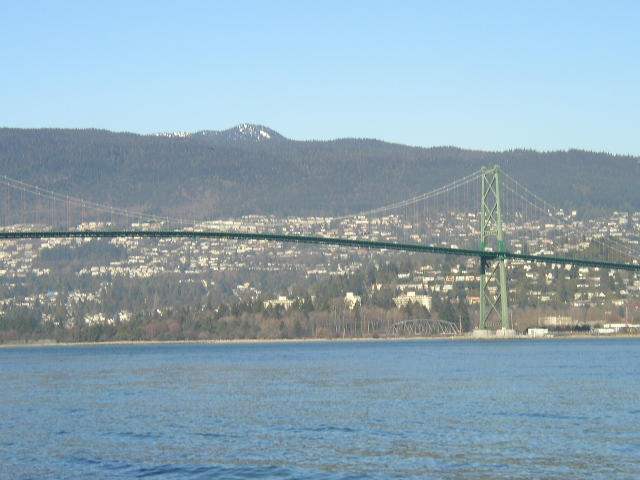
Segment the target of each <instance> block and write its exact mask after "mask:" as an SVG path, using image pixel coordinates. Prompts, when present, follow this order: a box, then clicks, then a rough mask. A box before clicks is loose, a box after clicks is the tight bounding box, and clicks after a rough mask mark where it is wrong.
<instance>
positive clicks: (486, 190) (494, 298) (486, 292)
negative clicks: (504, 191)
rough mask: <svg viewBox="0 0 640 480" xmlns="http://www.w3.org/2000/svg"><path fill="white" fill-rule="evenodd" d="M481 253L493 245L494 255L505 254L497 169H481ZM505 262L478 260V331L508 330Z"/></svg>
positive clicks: (503, 258) (498, 170)
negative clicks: (490, 244)
mask: <svg viewBox="0 0 640 480" xmlns="http://www.w3.org/2000/svg"><path fill="white" fill-rule="evenodd" d="M480 221H481V237H482V248H481V249H482V250H483V251H486V250H487V249H488V248H490V247H489V242H488V240H489V241H492V242H493V243H492V247H491V248H492V249H493V251H498V252H504V251H505V250H504V233H503V231H502V200H501V198H500V167H498V166H495V167H493V168H483V169H482V213H481V218H480ZM505 262H506V259H505V257H504V256H501V255H499V256H498V257H497V258H494V259H490V258H487V257H480V327H479V328H480V330H486V329H487V328H489V327H498V328H502V329H505V330H508V329H510V328H511V326H510V322H509V308H508V305H507V274H506V265H505Z"/></svg>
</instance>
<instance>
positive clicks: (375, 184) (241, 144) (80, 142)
mask: <svg viewBox="0 0 640 480" xmlns="http://www.w3.org/2000/svg"><path fill="white" fill-rule="evenodd" d="M639 162H640V158H638V157H632V156H624V155H611V154H606V153H597V152H587V151H582V150H577V149H572V150H567V151H556V152H538V151H535V150H528V149H515V150H509V151H504V152H483V151H478V150H465V149H461V148H458V147H453V146H439V147H430V148H427V147H411V146H406V145H400V144H393V143H388V142H384V141H381V140H375V139H353V138H343V139H335V140H304V141H300V140H290V139H287V138H286V137H284V136H283V135H281V134H280V133H278V132H276V131H275V130H272V129H270V128H268V127H265V126H263V125H253V124H240V125H237V126H235V127H232V128H230V129H227V130H223V131H209V130H202V131H199V132H195V133H190V134H153V135H139V134H135V133H126V132H120V133H114V132H110V131H108V130H97V129H82V130H74V129H12V128H0V173H1V174H3V175H7V176H8V177H11V178H15V179H16V180H20V181H24V182H26V183H29V184H32V185H37V186H39V187H40V188H45V189H49V190H53V191H56V192H59V193H63V194H68V195H70V196H75V197H79V198H83V199H86V200H89V201H94V202H97V203H103V204H108V205H114V206H119V207H127V208H136V209H138V210H140V211H145V212H148V213H154V214H161V215H172V216H177V215H180V216H183V215H185V214H187V215H192V216H193V217H194V218H197V219H205V218H220V217H230V216H240V215H245V214H275V215H283V216H288V215H327V216H328V215H340V214H346V213H357V212H360V211H365V210H369V209H371V208H376V207H380V206H383V205H386V204H390V203H394V202H396V201H401V200H404V199H407V198H411V197H413V196H416V195H419V194H422V193H425V192H428V191H432V190H434V189H436V188H439V187H441V186H443V185H447V184H449V183H451V182H452V181H455V180H457V179H459V178H462V177H464V176H466V175H469V174H471V173H473V172H475V171H478V170H479V169H480V168H482V167H483V166H493V165H500V166H501V167H502V169H503V170H504V171H506V172H507V173H508V174H509V175H510V176H511V177H513V178H515V179H516V180H518V181H519V182H520V183H521V184H523V185H524V186H526V187H527V189H529V190H530V191H532V192H534V193H536V194H537V195H538V196H540V197H541V198H543V199H545V200H546V201H548V202H549V203H551V204H553V205H554V206H556V207H558V208H572V209H582V210H587V209H622V210H640V193H639V192H638V188H637V185H638V180H639V179H640V172H639ZM123 192H126V194H123Z"/></svg>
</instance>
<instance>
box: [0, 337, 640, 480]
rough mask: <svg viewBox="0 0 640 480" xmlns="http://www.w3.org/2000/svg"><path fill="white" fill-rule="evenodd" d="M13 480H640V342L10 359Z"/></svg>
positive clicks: (12, 352) (129, 349)
mask: <svg viewBox="0 0 640 480" xmlns="http://www.w3.org/2000/svg"><path fill="white" fill-rule="evenodd" d="M0 366H1V368H2V370H1V373H0V375H1V377H0V378H1V380H0V477H2V478H50V479H78V478H88V479H90V478H95V479H111V478H143V477H144V478H159V479H177V478H195V479H205V478H226V479H236V478H237V479H245V478H279V479H294V478H296V479H333V478H336V479H358V478H367V479H383V478H433V479H440V478H465V479H466V478H471V479H473V478H522V479H525V478H526V479H529V478H541V479H551V478H558V479H583V478H601V479H616V478H619V479H629V478H640V340H638V339H606V340H588V339H587V340H575V339H574V340H538V341H533V340H531V341H529V340H520V341H486V342H483V341H469V342H467V341H378V342H300V343H252V344H207V345H201V344H194V345H117V346H77V347H38V348H28V347H27V348H24V347H21V348H2V349H0Z"/></svg>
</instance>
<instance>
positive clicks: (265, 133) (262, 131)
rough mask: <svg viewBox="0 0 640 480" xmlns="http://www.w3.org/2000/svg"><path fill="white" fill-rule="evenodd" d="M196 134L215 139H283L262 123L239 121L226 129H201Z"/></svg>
mask: <svg viewBox="0 0 640 480" xmlns="http://www.w3.org/2000/svg"><path fill="white" fill-rule="evenodd" d="M194 135H197V136H204V137H208V138H214V139H216V140H253V141H256V142H258V141H264V140H279V139H284V137H283V136H282V135H280V134H279V133H278V132H276V131H275V130H272V129H270V128H268V127H265V126H264V125H254V124H251V123H241V124H240V125H236V126H235V127H233V128H230V129H228V130H222V131H220V130H203V131H201V132H198V133H195V134H194Z"/></svg>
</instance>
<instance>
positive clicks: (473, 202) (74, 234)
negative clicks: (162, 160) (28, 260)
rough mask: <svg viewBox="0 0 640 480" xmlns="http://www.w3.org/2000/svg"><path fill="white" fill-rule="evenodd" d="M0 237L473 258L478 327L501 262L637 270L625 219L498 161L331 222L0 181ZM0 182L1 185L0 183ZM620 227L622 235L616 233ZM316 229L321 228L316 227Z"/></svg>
mask: <svg viewBox="0 0 640 480" xmlns="http://www.w3.org/2000/svg"><path fill="white" fill-rule="evenodd" d="M0 185H1V186H2V187H4V192H3V199H2V202H1V203H2V216H1V217H0V219H2V220H3V224H4V226H3V227H2V228H0V240H4V241H8V240H18V239H55V238H84V239H87V238H107V239H115V238H176V239H180V238H181V239H219V240H224V239H228V240H229V239H235V240H245V241H254V240H255V241H267V242H295V243H308V244H324V245H333V246H338V247H353V248H367V249H384V250H401V251H408V252H421V253H432V254H444V255H455V256H466V257H476V258H479V259H480V329H481V330H483V329H488V328H496V327H497V328H501V329H509V328H510V327H511V326H510V322H509V315H508V304H507V299H508V291H507V278H506V269H505V265H506V262H507V261H510V260H515V261H520V262H538V263H547V264H553V265H577V266H584V267H594V268H607V269H617V270H630V271H638V270H640V264H638V262H637V258H638V239H637V238H636V237H635V231H634V228H633V224H632V223H633V222H632V219H629V218H628V217H627V218H622V217H621V218H619V219H618V221H617V222H613V225H612V224H611V222H608V223H607V224H606V225H605V226H604V227H603V224H602V223H598V222H586V221H582V220H579V219H577V218H576V212H564V211H562V210H557V209H555V208H553V207H552V206H550V205H549V204H547V203H546V202H545V201H543V200H542V199H540V198H539V197H538V196H536V195H535V194H533V193H532V192H530V191H529V190H527V189H526V188H525V187H523V186H522V185H521V184H519V183H518V182H517V181H516V180H514V179H512V178H511V177H509V176H508V175H507V174H505V173H504V172H501V171H500V168H499V167H493V168H484V169H482V170H481V171H478V172H475V173H474V174H472V175H469V176H467V177H464V178H462V179H460V180H457V181H455V182H453V183H451V184H449V185H446V186H444V187H442V188H439V189H437V190H435V191H433V192H429V193H426V194H423V195H420V196H417V197H414V198H411V199H409V200H405V201H402V202H398V203H394V204H392V205H387V206H385V207H381V208H377V209H374V210H370V211H367V212H362V213H359V214H355V215H348V216H343V217H339V218H320V219H318V218H314V219H307V221H306V225H307V226H309V225H312V226H313V228H312V230H313V232H314V234H307V232H306V231H305V229H304V228H301V227H300V226H298V227H296V229H295V232H292V231H291V230H293V229H292V228H290V225H291V222H286V221H280V222H278V221H271V222H268V223H267V224H265V223H264V222H262V223H261V222H259V221H256V220H255V218H253V217H249V218H246V219H243V220H241V221H236V222H220V221H217V222H216V221H202V222H193V221H185V220H183V219H178V218H172V217H169V216H166V217H161V216H157V215H149V214H145V213H143V212H135V211H132V210H129V209H125V208H119V207H114V206H106V205H103V204H100V203H95V202H90V201H85V200H82V199H78V198H74V197H70V196H68V195H62V194H60V193H56V192H53V191H51V190H46V189H42V188H39V187H37V186H32V185H29V184H26V183H24V182H22V181H17V180H14V179H10V178H8V177H0ZM2 187H0V188H2ZM623 230H624V233H628V234H625V235H623V232H622V231H623ZM318 232H319V233H318Z"/></svg>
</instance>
